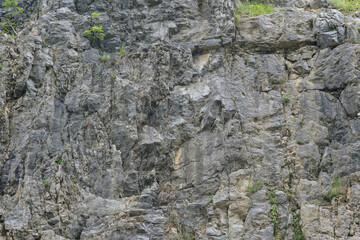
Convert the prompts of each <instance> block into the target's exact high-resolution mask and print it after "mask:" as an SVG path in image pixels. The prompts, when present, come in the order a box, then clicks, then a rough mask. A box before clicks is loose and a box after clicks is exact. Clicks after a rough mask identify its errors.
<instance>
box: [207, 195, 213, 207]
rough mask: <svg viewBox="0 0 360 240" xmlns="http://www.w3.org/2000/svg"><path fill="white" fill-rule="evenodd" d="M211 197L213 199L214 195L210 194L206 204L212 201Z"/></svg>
mask: <svg viewBox="0 0 360 240" xmlns="http://www.w3.org/2000/svg"><path fill="white" fill-rule="evenodd" d="M213 199H214V195H211V196H210V199H209V200H208V201H207V203H206V205H209V204H210V203H212V201H213Z"/></svg>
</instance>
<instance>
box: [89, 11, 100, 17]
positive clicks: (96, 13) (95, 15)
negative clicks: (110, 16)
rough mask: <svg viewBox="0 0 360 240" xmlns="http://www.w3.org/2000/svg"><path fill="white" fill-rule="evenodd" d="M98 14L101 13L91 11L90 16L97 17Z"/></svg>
mask: <svg viewBox="0 0 360 240" xmlns="http://www.w3.org/2000/svg"><path fill="white" fill-rule="evenodd" d="M100 15H101V13H98V12H93V13H92V14H91V17H92V18H98V17H99V16H100Z"/></svg>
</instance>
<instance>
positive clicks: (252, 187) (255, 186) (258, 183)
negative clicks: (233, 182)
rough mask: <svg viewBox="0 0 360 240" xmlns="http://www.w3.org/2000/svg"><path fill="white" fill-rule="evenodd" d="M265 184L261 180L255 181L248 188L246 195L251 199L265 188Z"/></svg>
mask: <svg viewBox="0 0 360 240" xmlns="http://www.w3.org/2000/svg"><path fill="white" fill-rule="evenodd" d="M263 185H264V184H263V183H262V182H261V181H259V180H255V181H254V182H252V183H251V184H250V185H249V186H248V187H247V188H246V195H247V196H248V197H250V196H251V195H253V194H254V193H256V192H257V191H259V190H260V189H261V188H262V187H263Z"/></svg>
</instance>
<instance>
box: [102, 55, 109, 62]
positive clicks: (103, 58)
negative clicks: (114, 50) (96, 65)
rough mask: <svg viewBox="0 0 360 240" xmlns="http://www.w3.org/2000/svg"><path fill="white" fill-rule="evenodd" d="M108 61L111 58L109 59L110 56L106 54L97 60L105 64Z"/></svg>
mask: <svg viewBox="0 0 360 240" xmlns="http://www.w3.org/2000/svg"><path fill="white" fill-rule="evenodd" d="M110 59H111V57H110V55H108V54H104V55H102V56H100V57H99V60H100V61H101V62H106V61H109V60H110Z"/></svg>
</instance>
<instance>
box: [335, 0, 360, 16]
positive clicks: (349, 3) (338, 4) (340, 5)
mask: <svg viewBox="0 0 360 240" xmlns="http://www.w3.org/2000/svg"><path fill="white" fill-rule="evenodd" d="M329 3H330V4H331V5H333V6H334V7H335V8H337V9H339V10H340V11H344V12H348V13H352V12H355V11H359V10H360V2H359V0H329Z"/></svg>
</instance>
